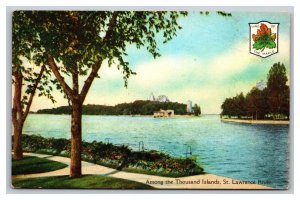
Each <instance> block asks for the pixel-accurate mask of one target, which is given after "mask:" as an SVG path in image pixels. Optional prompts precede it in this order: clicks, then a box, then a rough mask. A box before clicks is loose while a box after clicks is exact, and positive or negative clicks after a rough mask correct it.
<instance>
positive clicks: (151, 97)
mask: <svg viewBox="0 0 300 200" xmlns="http://www.w3.org/2000/svg"><path fill="white" fill-rule="evenodd" d="M148 100H149V101H155V96H154V94H153V92H151V94H150V96H149V98H148Z"/></svg>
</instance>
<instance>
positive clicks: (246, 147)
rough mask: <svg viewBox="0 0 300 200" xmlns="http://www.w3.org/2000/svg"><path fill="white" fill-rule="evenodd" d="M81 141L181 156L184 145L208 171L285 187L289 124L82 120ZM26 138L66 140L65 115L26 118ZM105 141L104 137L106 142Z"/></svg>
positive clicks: (125, 118)
mask: <svg viewBox="0 0 300 200" xmlns="http://www.w3.org/2000/svg"><path fill="white" fill-rule="evenodd" d="M82 132H83V139H84V140H86V141H93V140H97V141H105V139H106V138H109V141H110V142H111V143H113V144H125V143H126V144H127V145H129V146H130V147H131V148H132V149H138V143H139V142H140V141H143V142H144V145H145V149H148V150H149V149H156V150H160V151H164V152H167V153H169V154H171V155H174V156H180V157H185V153H186V148H187V145H189V146H191V148H192V153H193V155H196V156H197V160H198V162H199V163H200V164H201V165H202V166H203V167H204V169H205V171H206V172H208V173H213V174H216V175H221V176H226V177H230V178H235V179H241V180H249V181H252V180H255V181H258V180H261V181H270V182H271V183H270V184H269V186H272V187H276V188H285V187H287V185H288V165H287V162H288V155H289V152H288V151H289V148H288V138H289V136H288V132H289V127H288V125H251V124H236V123H223V122H220V119H219V116H217V115H204V116H202V117H199V118H152V117H129V116H83V131H82ZM24 133H25V134H39V135H41V136H43V137H55V138H62V137H64V138H70V116H67V115H40V114H34V115H32V114H31V115H29V117H28V119H27V121H26V123H25V127H24ZM106 140H107V139H106Z"/></svg>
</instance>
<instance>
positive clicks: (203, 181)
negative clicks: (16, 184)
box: [12, 153, 272, 190]
mask: <svg viewBox="0 0 300 200" xmlns="http://www.w3.org/2000/svg"><path fill="white" fill-rule="evenodd" d="M24 155H28V156H36V157H40V158H47V159H49V160H53V161H57V162H61V163H65V164H67V165H68V167H66V168H63V169H59V170H55V171H50V172H45V173H36V174H24V175H23V174H21V175H15V176H12V179H14V180H17V179H28V178H37V177H47V176H63V175H69V164H70V158H66V157H61V156H52V155H45V154H36V153H24ZM82 174H83V175H100V176H109V177H114V178H121V179H127V180H132V181H136V182H140V183H144V184H147V185H150V186H152V187H154V188H156V189H256V190H269V189H272V188H271V187H268V186H264V185H258V184H251V183H243V182H241V181H238V180H234V179H231V178H226V177H222V176H217V175H213V174H202V175H194V176H188V177H180V178H171V177H161V176H154V175H147V174H138V173H131V172H123V171H118V170H116V169H112V168H108V167H104V166H101V165H97V164H93V163H89V162H85V161H82ZM197 181H198V182H197ZM210 181H214V182H215V183H217V182H218V183H219V184H209V183H208V182H210ZM191 182H194V183H191ZM195 182H196V183H195ZM224 182H227V183H226V184H224ZM234 183H235V184H234Z"/></svg>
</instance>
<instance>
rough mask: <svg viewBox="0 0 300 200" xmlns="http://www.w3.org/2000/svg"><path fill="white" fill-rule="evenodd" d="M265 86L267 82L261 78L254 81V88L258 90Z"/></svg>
mask: <svg viewBox="0 0 300 200" xmlns="http://www.w3.org/2000/svg"><path fill="white" fill-rule="evenodd" d="M266 87H267V83H266V82H265V81H263V80H261V81H259V82H257V83H256V88H257V89H259V90H263V89H265V88H266Z"/></svg>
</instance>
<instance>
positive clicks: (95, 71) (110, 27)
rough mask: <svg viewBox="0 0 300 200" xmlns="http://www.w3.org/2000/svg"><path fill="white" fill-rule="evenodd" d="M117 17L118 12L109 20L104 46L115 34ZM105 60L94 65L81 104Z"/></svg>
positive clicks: (84, 86) (84, 88) (83, 91)
mask: <svg viewBox="0 0 300 200" xmlns="http://www.w3.org/2000/svg"><path fill="white" fill-rule="evenodd" d="M117 17H118V12H114V13H113V14H112V17H111V19H110V20H109V24H108V29H107V31H106V34H105V36H104V38H103V45H107V43H108V42H109V39H110V38H111V36H112V34H113V29H114V27H115V24H116V22H117ZM102 61H103V58H102V57H100V58H99V60H98V61H97V62H96V63H95V64H94V65H93V67H92V71H91V73H90V75H89V76H88V78H87V79H86V81H85V82H84V85H83V87H82V90H81V93H80V99H81V103H83V102H84V100H85V97H86V95H87V93H88V91H89V89H90V87H91V85H92V83H93V80H94V79H95V77H96V76H97V74H98V71H99V69H100V67H101V64H102Z"/></svg>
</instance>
